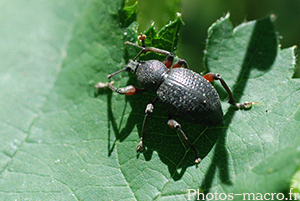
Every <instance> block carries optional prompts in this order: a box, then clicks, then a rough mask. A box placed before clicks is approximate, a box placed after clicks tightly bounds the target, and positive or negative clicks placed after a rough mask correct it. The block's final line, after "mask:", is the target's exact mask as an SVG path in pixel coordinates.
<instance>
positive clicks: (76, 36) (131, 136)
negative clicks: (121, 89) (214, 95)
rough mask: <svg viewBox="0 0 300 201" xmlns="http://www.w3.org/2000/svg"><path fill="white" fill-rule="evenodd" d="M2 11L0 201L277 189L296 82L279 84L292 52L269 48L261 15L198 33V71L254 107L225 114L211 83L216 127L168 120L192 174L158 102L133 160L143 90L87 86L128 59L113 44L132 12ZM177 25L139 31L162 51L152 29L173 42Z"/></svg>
mask: <svg viewBox="0 0 300 201" xmlns="http://www.w3.org/2000/svg"><path fill="white" fill-rule="evenodd" d="M2 5H3V6H2V7H1V11H2V12H1V13H0V20H1V24H3V25H4V26H3V27H2V28H1V29H0V33H1V36H3V37H1V44H2V45H1V48H0V49H1V54H0V55H1V59H0V61H1V63H0V66H1V67H0V71H1V74H0V76H1V79H0V80H1V90H0V91H1V92H0V96H1V100H0V105H1V109H0V112H1V120H2V121H1V123H0V125H1V131H0V139H1V140H0V149H1V152H0V170H1V172H0V189H1V190H0V198H1V199H3V200H25V199H26V198H28V199H29V200H84V199H88V200H99V199H102V200H119V199H128V200H152V199H159V200H163V199H165V200H166V199H168V200H169V199H178V200H185V199H187V198H188V194H187V189H199V190H200V192H204V193H206V194H207V195H208V193H214V192H216V191H217V192H218V193H219V194H220V193H227V194H228V193H234V194H238V193H245V192H253V193H256V192H260V193H265V192H269V193H270V192H288V188H289V181H290V179H291V177H292V175H293V173H294V172H295V171H296V170H297V167H298V166H299V154H300V153H299V150H300V149H299V141H300V140H299V137H298V136H297V134H298V133H297V131H298V130H299V120H300V118H299V116H300V115H299V113H300V112H299V111H300V110H299V98H300V97H299V96H300V94H299V81H298V80H294V79H291V76H292V74H293V68H294V62H295V58H294V48H289V49H284V50H281V49H280V48H279V46H278V40H277V36H276V34H275V31H274V28H273V20H272V17H270V18H267V19H263V20H260V21H252V22H248V23H244V24H241V25H240V26H238V27H236V28H234V29H233V27H232V25H231V23H230V21H229V16H228V15H227V16H226V17H224V18H221V19H220V20H219V21H217V22H216V23H215V24H214V25H213V26H212V27H211V28H210V29H209V38H208V42H207V52H206V55H205V56H206V58H205V64H206V66H207V67H208V68H209V69H210V71H212V72H218V73H220V74H221V75H222V76H223V78H224V79H225V80H226V81H227V82H228V84H229V86H230V87H231V88H232V89H233V91H234V95H235V98H236V99H237V100H239V101H246V100H248V101H257V102H259V103H260V105H255V106H254V107H253V108H252V109H251V110H248V111H243V110H238V111H236V110H234V109H233V108H232V107H229V106H228V104H227V103H226V102H227V97H226V94H225V93H224V91H223V89H222V88H221V87H220V85H219V83H217V82H216V83H214V84H215V86H216V88H217V90H218V91H219V92H220V96H221V99H222V105H223V108H224V114H225V116H224V123H223V125H221V126H219V127H205V126H200V125H193V124H190V123H188V122H184V120H180V123H181V124H182V128H183V129H184V131H185V132H186V133H187V135H188V136H189V138H190V139H191V141H192V142H195V144H196V146H197V147H198V149H199V150H200V155H201V157H202V158H203V161H202V162H201V164H200V165H199V166H198V167H197V166H195V165H194V163H193V160H194V156H193V153H192V152H190V151H189V149H188V148H187V147H185V146H184V144H183V143H182V142H181V140H180V138H179V137H178V136H177V135H176V134H175V133H176V132H175V131H174V130H171V129H170V128H168V126H167V125H166V122H167V114H166V113H165V112H164V111H163V108H160V106H159V105H157V106H156V108H155V112H154V113H153V115H152V118H151V119H150V121H149V127H147V138H146V141H145V145H146V148H147V149H146V151H145V152H144V153H142V154H138V155H137V154H136V151H135V147H136V145H137V143H138V141H139V134H140V133H141V124H142V120H143V116H144V109H145V106H146V104H147V103H148V102H149V101H150V100H151V98H152V97H153V94H151V93H150V92H147V93H145V94H138V95H136V96H130V97H125V96H121V95H118V94H116V93H111V92H110V91H109V90H104V91H100V94H97V93H96V94H97V96H95V90H94V87H93V86H94V84H95V83H96V82H98V81H101V82H105V81H106V80H107V78H106V75H107V74H110V73H112V72H115V71H116V70H118V69H120V68H122V67H123V66H124V65H125V61H126V60H128V59H129V58H132V55H134V54H135V53H136V52H137V50H135V48H132V47H126V48H124V41H125V40H131V41H135V40H136V36H137V34H136V31H135V27H136V24H135V22H134V21H133V19H134V16H135V12H134V11H135V8H134V7H131V8H128V9H125V12H124V11H122V7H123V2H122V1H114V2H109V3H108V2H104V1H86V2H81V1H65V2H60V3H56V2H48V1H39V2H37V1H30V2H26V4H25V3H24V2H22V1H15V2H14V3H11V2H4V3H3V4H2ZM181 26H182V21H181V18H180V17H179V16H178V17H177V19H176V20H175V21H174V22H173V23H171V25H169V26H167V27H164V28H163V29H162V31H159V32H158V34H157V35H156V31H155V30H153V29H152V28H150V29H149V30H148V31H147V32H146V33H149V34H150V33H152V34H153V35H152V36H148V38H147V39H149V40H151V41H148V42H149V43H151V44H153V45H155V46H156V45H159V44H162V46H164V48H165V49H168V50H169V51H174V50H175V49H176V43H177V41H176V40H177V38H176V37H173V38H172V37H170V35H168V34H167V35H166V34H163V33H173V35H174V34H175V35H174V36H176V35H177V34H176V33H178V31H179V30H180V27H181ZM165 46H166V47H165ZM148 56H151V55H145V56H144V57H143V58H141V59H147V57H148ZM113 80H114V81H115V85H116V86H125V85H127V84H129V83H135V80H134V76H128V75H127V73H122V74H120V75H116V76H115V77H113ZM286 164H289V165H286ZM223 196H224V195H223ZM235 197H236V200H241V196H238V195H237V196H235ZM192 199H196V196H192Z"/></svg>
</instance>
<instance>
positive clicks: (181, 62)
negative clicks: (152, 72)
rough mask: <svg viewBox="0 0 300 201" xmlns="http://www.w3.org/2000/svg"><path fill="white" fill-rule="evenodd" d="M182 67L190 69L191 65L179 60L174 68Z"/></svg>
mask: <svg viewBox="0 0 300 201" xmlns="http://www.w3.org/2000/svg"><path fill="white" fill-rule="evenodd" d="M182 66H183V67H184V68H187V69H189V65H188V64H187V62H186V61H185V60H184V59H179V60H178V61H177V62H175V63H174V65H173V67H172V68H181V67H182Z"/></svg>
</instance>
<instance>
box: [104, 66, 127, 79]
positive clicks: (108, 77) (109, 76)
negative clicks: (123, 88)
mask: <svg viewBox="0 0 300 201" xmlns="http://www.w3.org/2000/svg"><path fill="white" fill-rule="evenodd" d="M126 69H127V68H123V69H121V70H118V71H116V72H114V73H112V74H110V75H108V76H107V79H110V78H111V77H112V76H114V75H116V74H118V73H120V72H123V71H125V70H126Z"/></svg>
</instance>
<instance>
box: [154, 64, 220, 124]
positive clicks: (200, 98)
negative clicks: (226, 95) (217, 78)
mask: <svg viewBox="0 0 300 201" xmlns="http://www.w3.org/2000/svg"><path fill="white" fill-rule="evenodd" d="M157 95H158V98H159V100H160V101H161V102H162V104H163V106H164V108H166V109H167V111H168V112H169V114H170V115H171V116H173V117H178V118H181V119H185V120H187V121H191V122H194V123H197V124H201V125H218V124H220V123H221V122H222V120H223V112H222V108H221V103H220V98H219V95H218V93H217V91H216V90H215V88H214V87H213V86H212V85H211V84H210V83H209V82H208V81H207V80H206V79H204V78H203V77H202V76H200V75H199V74H197V73H195V72H193V71H191V70H188V69H184V68H174V69H171V70H170V71H169V72H168V74H167V77H166V79H165V80H164V82H162V84H161V85H160V87H159V88H158V90H157Z"/></svg>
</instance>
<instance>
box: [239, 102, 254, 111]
mask: <svg viewBox="0 0 300 201" xmlns="http://www.w3.org/2000/svg"><path fill="white" fill-rule="evenodd" d="M255 104H257V102H244V103H235V104H234V105H235V107H236V108H237V109H245V110H247V109H250V108H251V107H252V105H255Z"/></svg>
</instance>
